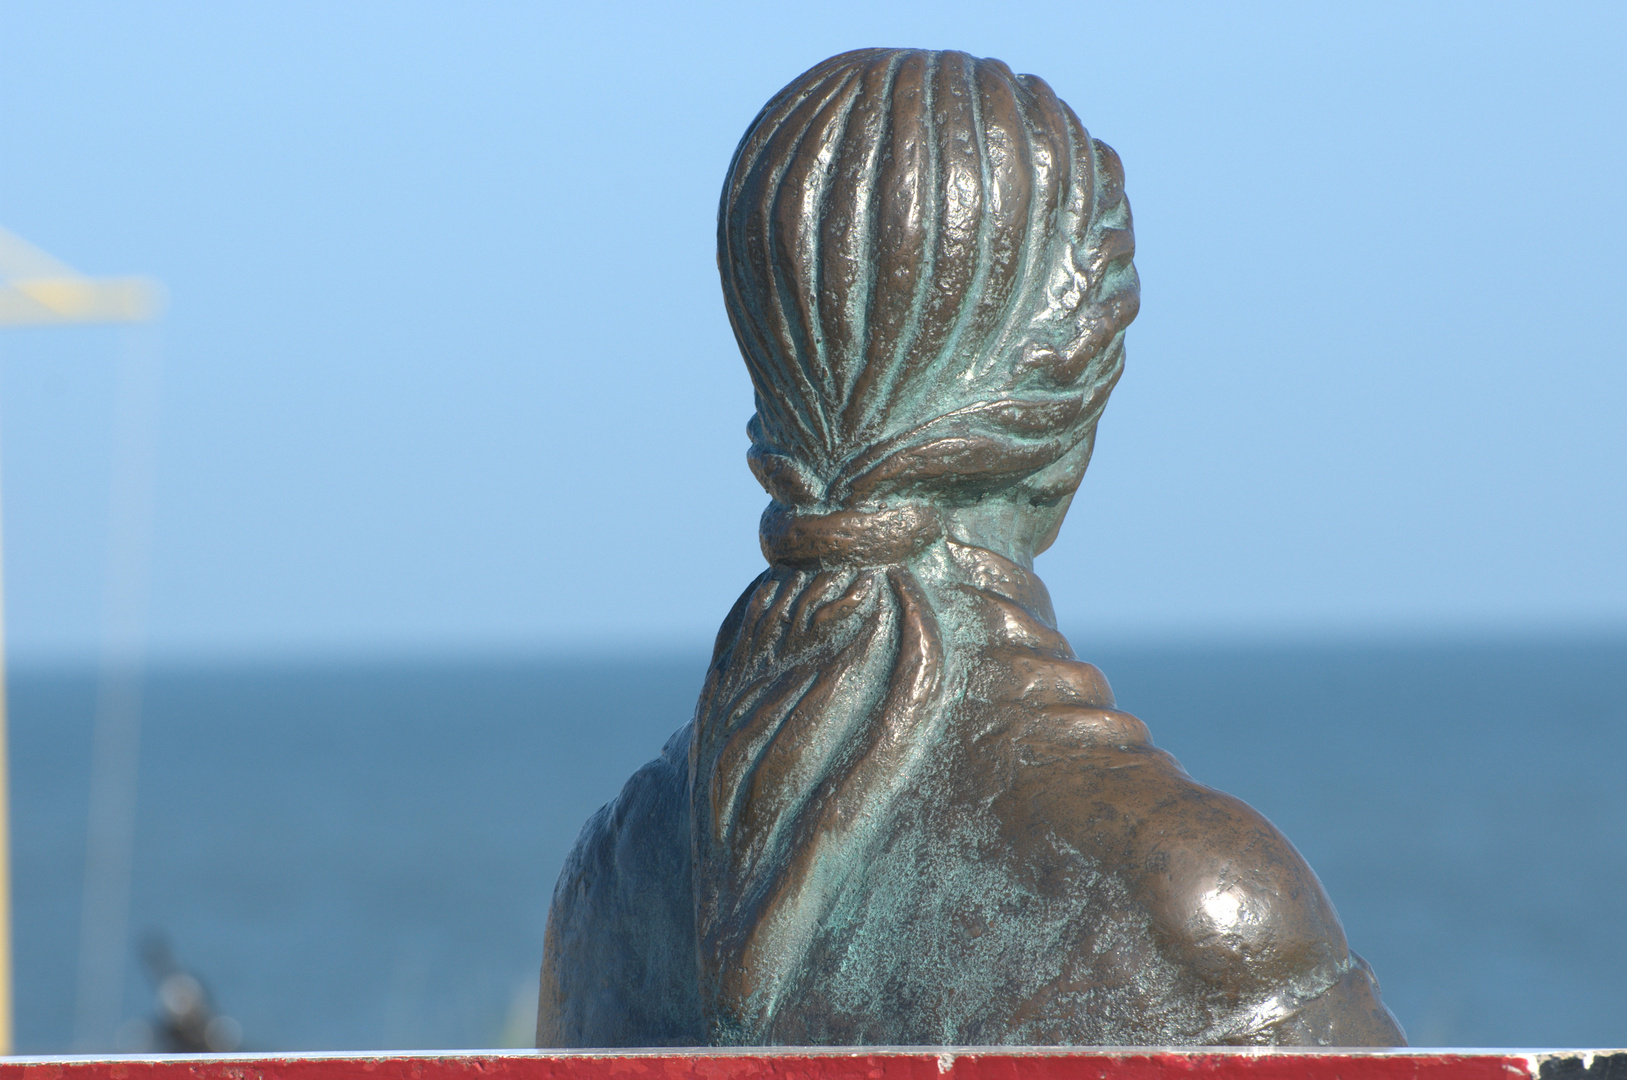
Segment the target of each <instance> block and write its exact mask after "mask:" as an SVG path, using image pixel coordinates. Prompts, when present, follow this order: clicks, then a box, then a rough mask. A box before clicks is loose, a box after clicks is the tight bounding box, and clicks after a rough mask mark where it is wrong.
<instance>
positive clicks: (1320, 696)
mask: <svg viewBox="0 0 1627 1080" xmlns="http://www.w3.org/2000/svg"><path fill="white" fill-rule="evenodd" d="M1078 644H1080V650H1079V651H1080V652H1081V654H1082V655H1086V656H1088V657H1089V658H1091V659H1093V660H1095V661H1096V662H1097V663H1099V664H1100V665H1101V666H1102V667H1103V669H1104V670H1105V671H1106V672H1107V674H1108V676H1109V678H1110V679H1111V680H1112V683H1113V686H1114V689H1115V691H1116V692H1117V694H1118V698H1119V701H1120V703H1121V705H1123V706H1124V707H1125V708H1127V709H1129V710H1131V711H1133V712H1135V713H1137V714H1138V715H1140V716H1141V717H1142V718H1143V719H1145V720H1147V722H1148V723H1149V724H1150V725H1151V727H1152V730H1153V735H1154V738H1155V739H1156V741H1157V742H1158V743H1159V744H1160V745H1163V746H1165V747H1166V748H1168V749H1170V750H1172V751H1173V752H1174V753H1175V754H1176V756H1177V757H1179V758H1180V759H1181V761H1182V762H1183V763H1184V764H1185V765H1186V766H1187V768H1188V770H1189V771H1191V772H1192V773H1193V775H1195V776H1196V777H1198V778H1199V779H1200V780H1203V781H1204V782H1206V783H1209V784H1212V785H1214V786H1216V787H1220V788H1224V789H1226V790H1228V791H1231V792H1233V793H1235V794H1237V795H1239V796H1241V797H1243V798H1244V799H1246V800H1247V801H1249V802H1251V803H1253V804H1254V805H1255V806H1257V807H1258V808H1260V809H1261V810H1262V811H1264V812H1265V813H1266V814H1267V815H1268V816H1269V817H1271V818H1272V819H1273V820H1274V821H1275V822H1276V823H1277V824H1278V825H1279V826H1281V827H1282V829H1283V830H1284V831H1285V832H1287V834H1288V835H1289V836H1290V837H1292V838H1293V839H1294V841H1295V843H1296V844H1298V845H1299V847H1300V849H1301V850H1302V851H1303V852H1304V853H1305V854H1306V856H1307V857H1308V858H1309V859H1310V861H1311V864H1312V865H1313V866H1314V867H1316V869H1317V871H1318V872H1319V873H1320V874H1321V876H1322V879H1323V881H1324V882H1325V883H1326V885H1327V887H1328V890H1329V892H1330V893H1331V894H1332V896H1333V898H1334V901H1335V903H1336V904H1337V906H1338V908H1339V911H1340V914H1341V916H1342V917H1343V919H1344V922H1345V926H1346V929H1347V930H1348V932H1349V935H1350V938H1351V941H1352V942H1353V944H1354V945H1355V947H1356V948H1357V949H1358V950H1359V951H1361V952H1362V953H1363V954H1364V955H1366V956H1367V958H1368V959H1369V960H1370V961H1371V962H1372V963H1373V966H1374V967H1375V969H1376V970H1377V971H1378V973H1379V975H1380V977H1381V979H1382V980H1383V983H1384V991H1385V997H1386V1000H1387V1001H1388V1002H1389V1003H1390V1004H1391V1007H1392V1008H1393V1009H1394V1010H1395V1012H1396V1013H1397V1014H1398V1015H1399V1016H1400V1017H1401V1019H1402V1022H1403V1023H1404V1024H1405V1025H1406V1026H1407V1028H1408V1030H1409V1032H1410V1034H1411V1035H1412V1037H1413V1041H1414V1043H1415V1044H1420V1045H1430V1044H1433V1045H1486V1046H1510V1045H1518V1046H1538V1045H1595V1046H1597V1045H1619V1044H1620V1043H1621V1042H1622V1041H1624V1039H1627V921H1624V919H1623V915H1624V909H1627V780H1624V777H1623V767H1624V763H1627V641H1624V640H1620V639H1609V640H1607V639H1595V640H1574V641H1548V642H1535V643H1528V644H1523V645H1516V644H1500V645H1499V644H1456V645H1451V644H1437V645H1430V646H1414V647H1402V646H1379V645H1370V646H1331V645H1328V646H1305V647H1301V648H1287V647H1263V646H1262V647H1244V646H1234V647H1210V648H1197V647H1190V648H1173V647H1171V648H1139V649H1124V648H1119V649H1113V648H1101V649H1093V648H1090V647H1088V646H1087V645H1085V644H1084V643H1078ZM704 663H705V657H704V655H703V654H701V653H699V652H697V653H696V654H694V655H687V656H686V655H669V656H648V655H638V656H631V655H630V656H602V657H597V658H574V659H566V658H559V659H554V660H538V661H536V662H534V663H529V664H507V665H504V664H495V663H493V664H476V663H452V662H447V663H443V664H433V663H422V664H416V665H407V664H401V665H393V666H392V665H375V666H371V667H350V668H340V667H318V666H312V667H308V668H281V669H263V670H254V669H240V670H225V669H214V670H195V671H186V670H170V671H161V672H157V673H155V674H154V675H153V676H152V677H151V679H150V681H149V686H148V693H147V709H146V715H145V719H144V722H143V728H144V731H143V740H144V741H143V745H142V761H141V780H140V798H139V810H138V819H137V825H136V834H137V843H136V853H135V866H136V870H135V885H134V898H133V912H132V919H131V926H132V927H133V928H134V929H135V930H136V931H138V932H139V931H141V930H147V929H158V930H162V931H163V932H165V933H166V934H167V935H168V937H169V939H170V941H171V943H172V945H173V947H174V950H175V953H176V956H177V958H178V959H179V960H180V961H181V962H182V963H183V964H184V965H186V966H188V967H190V968H191V969H193V970H194V971H195V972H196V973H197V974H199V975H200V976H202V977H203V979H204V980H205V982H206V983H207V984H208V985H209V987H210V988H211V990H212V991H213V993H214V996H215V998H216V1000H217V1002H218V1004H219V1006H220V1007H221V1008H222V1009H223V1010H224V1011H226V1012H228V1013H230V1014H231V1015H233V1016H234V1017H236V1018H237V1019H238V1020H240V1021H241V1022H242V1024H243V1028H244V1032H245V1048H246V1049H264V1050H273V1049H346V1048H352V1049H362V1048H404V1047H478V1046H492V1045H499V1044H502V1043H504V1042H505V1041H510V1042H512V1041H514V1040H516V1039H518V1038H522V1037H524V1036H525V1035H526V1034H527V1030H526V1029H527V1028H528V1026H529V1017H528V1016H527V1015H526V1013H527V1010H528V1009H529V1007H530V1005H531V1002H532V1001H534V993H535V990H534V986H533V983H534V979H535V972H536V967H537V963H538V961H539V958H540V953H541V941H542V933H543V926H544V922H545V919H546V915H547V902H548V895H549V892H550V890H551V888H552V885H553V878H554V876H555V875H556V873H557V872H558V868H559V864H560V862H561V860H562V859H563V857H564V853H565V851H566V849H567V847H568V846H569V844H570V843H571V841H572V840H573V839H574V837H575V835H576V831H577V830H578V829H579V828H580V826H581V823H582V821H583V820H584V819H585V818H586V817H587V815H588V814H589V813H591V812H592V810H593V809H594V808H595V807H597V806H598V805H599V804H601V803H602V802H604V801H605V800H606V799H608V798H610V797H611V796H612V795H614V793H615V791H616V790H617V788H618V787H619V786H620V784H621V782H622V781H623V780H624V779H625V777H626V776H627V775H628V774H629V773H630V772H631V771H632V770H633V769H634V768H636V767H637V766H638V765H639V764H641V763H642V762H643V761H645V760H647V759H648V758H649V757H651V756H653V755H654V753H655V752H656V750H657V749H658V748H659V746H660V744H661V742H662V741H663V739H664V738H665V737H666V735H667V734H668V733H669V732H670V731H671V730H672V729H673V728H675V727H677V726H678V725H679V724H681V723H682V722H683V721H684V720H685V719H686V718H687V717H688V715H689V712H690V710H691V709H692V707H693V703H694V698H695V695H696V694H697V693H698V691H699V688H700V680H701V675H702V671H703V667H704ZM93 693H94V685H93V683H92V680H91V678H90V677H89V675H88V673H74V672H57V673H43V672H34V673H29V672H20V673H17V674H16V675H15V677H14V679H13V687H12V731H13V735H12V739H13V747H12V753H13V758H12V760H13V793H14V794H13V801H14V811H13V812H14V821H15V875H16V892H17V895H16V918H17V928H16V930H17V978H18V1010H17V1012H18V1015H17V1025H18V1045H19V1050H20V1051H21V1052H33V1053H46V1052H58V1051H62V1050H64V1049H66V1048H67V1046H68V1044H69V1041H70V1037H71V1027H72V1019H73V979H74V972H75V968H76V956H75V949H76V947H77V933H78V918H79V901H80V884H81V876H82V873H83V860H84V829H85V817H86V809H85V807H86V803H87V791H86V786H87V783H88V781H87V770H88V759H89V741H90V720H91V710H92V705H93ZM134 952H135V945H134V943H132V951H131V956H132V959H131V963H130V971H129V975H128V977H127V980H126V988H125V1012H126V1015H127V1016H129V1017H132V1018H135V1017H141V1016H145V1015H150V1014H151V1013H152V1012H153V1011H154V1005H153V997H152V990H151V988H150V987H149V986H148V985H147V983H146V981H145V978H144V976H143V975H142V973H141V972H140V970H139V967H138V965H137V964H136V963H135V962H134Z"/></svg>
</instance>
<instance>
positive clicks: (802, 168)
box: [538, 49, 1403, 1046]
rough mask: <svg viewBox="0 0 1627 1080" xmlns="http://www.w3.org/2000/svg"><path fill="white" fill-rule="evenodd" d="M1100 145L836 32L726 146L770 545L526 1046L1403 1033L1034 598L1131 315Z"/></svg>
mask: <svg viewBox="0 0 1627 1080" xmlns="http://www.w3.org/2000/svg"><path fill="white" fill-rule="evenodd" d="M1133 250H1134V243H1133V240H1132V235H1131V227H1130V208H1129V205H1128V203H1126V202H1125V199H1124V190H1123V182H1122V174H1121V171H1120V168H1119V162H1118V158H1117V156H1116V155H1115V154H1114V153H1113V151H1112V150H1110V149H1109V148H1108V147H1106V146H1104V145H1103V144H1101V143H1099V142H1096V141H1094V140H1092V139H1091V138H1090V136H1089V135H1088V134H1086V132H1085V130H1084V128H1083V127H1081V126H1080V124H1079V121H1078V119H1077V118H1076V117H1075V116H1074V114H1073V112H1072V111H1071V110H1070V109H1069V108H1068V107H1067V106H1066V105H1064V104H1063V103H1062V102H1061V101H1059V100H1058V99H1057V97H1056V96H1055V94H1053V93H1052V92H1051V89H1050V88H1049V87H1048V86H1047V85H1046V84H1045V83H1044V82H1042V81H1041V80H1039V79H1037V78H1034V77H1033V76H1029V75H1013V74H1012V73H1011V71H1010V69H1008V68H1007V67H1006V66H1005V65H1004V64H1001V63H999V62H998V61H994V60H978V59H974V58H973V57H970V56H967V55H965V54H964V53H956V52H944V53H934V52H922V51H910V50H890V49H866V50H862V51H858V52H852V53H847V54H845V55H842V56H838V57H834V58H832V59H830V60H827V61H826V62H824V63H822V64H820V65H818V66H817V67H815V68H813V69H812V70H811V71H809V72H808V73H806V74H805V75H803V76H802V77H801V78H799V79H797V80H796V81H795V82H793V83H792V84H791V85H790V86H788V87H786V88H785V89H784V90H783V91H781V92H780V93H779V94H778V95H776V96H775V97H774V99H773V100H772V101H770V102H769V103H768V105H767V106H766V107H765V108H764V109H763V111H762V112H761V113H760V114H759V115H758V117H757V119H756V120H755V121H753V122H752V125H751V127H750V129H749V130H748V131H747V132H746V135H745V138H744V139H743V140H742V141H741V143H740V147H739V149H738V150H737V151H736V153H735V157H734V161H733V163H732V164H731V165H730V167H729V174H728V179H727V181H726V183H725V185H724V189H723V200H722V205H721V208H720V210H719V214H718V266H719V269H720V271H721V273H722V276H723V292H724V298H725V301H726V303H727V305H728V311H729V318H730V320H731V322H732V324H733V326H734V331H735V336H736V338H737V339H738V341H739V344H740V350H741V352H742V353H743V354H744V356H745V360H746V366H747V367H748V368H749V369H750V372H751V378H752V382H753V385H754V387H755V389H756V401H757V414H756V416H755V417H754V418H753V419H752V421H751V424H750V429H749V434H750V436H751V450H750V453H749V462H750V465H751V468H752V471H753V472H754V473H755V474H756V476H757V479H758V480H759V481H761V483H762V485H763V487H764V488H766V489H767V491H768V493H769V495H770V496H771V497H772V500H773V501H772V502H771V503H770V504H769V506H768V509H767V511H765V512H764V514H763V519H762V530H761V534H762V547H763V553H764V555H765V556H766V557H767V559H768V563H769V568H768V570H766V571H765V572H764V573H763V574H762V576H761V577H759V578H758V579H757V580H756V581H754V582H753V583H752V584H751V586H750V587H749V588H747V589H746V591H745V593H744V595H742V596H741V597H740V600H739V601H738V602H737V603H736V604H735V607H734V610H733V611H732V612H730V614H729V617H728V618H727V619H726V620H725V621H724V623H723V628H722V630H721V631H720V632H719V634H718V639H717V649H716V652H715V654H714V657H713V660H712V665H711V668H710V670H709V672H708V675H707V679H706V685H705V689H704V691H703V692H702V694H701V698H700V702H699V704H698V705H697V707H696V710H695V718H694V721H693V723H692V724H690V725H689V726H686V727H685V728H683V729H682V730H680V731H679V732H677V734H675V735H674V736H673V737H672V739H671V740H670V741H669V742H668V744H667V746H666V749H665V750H664V751H663V752H662V754H661V756H660V757H658V758H657V759H656V760H655V761H653V762H651V763H650V764H649V765H648V766H646V767H645V768H643V769H642V770H640V771H639V772H638V773H637V774H635V775H634V776H633V778H632V779H631V780H630V781H628V783H627V786H626V788H625V789H623V791H622V793H621V795H620V796H619V797H618V798H617V799H616V800H615V801H614V802H612V803H611V804H610V805H608V806H606V807H605V808H604V809H603V810H601V811H600V812H599V813H598V814H597V815H595V816H594V817H593V819H592V820H590V821H589V822H588V824H587V826H586V828H584V829H583V831H582V835H581V838H580V839H579V840H578V841H577V844H576V848H575V850H574V852H573V853H572V854H571V856H570V858H569V860H568V861H567V863H566V866H565V869H564V872H563V874H561V876H560V879H559V885H558V887H557V888H556V890H555V892H554V898H553V908H552V911H551V912H550V915H549V922H548V935H547V947H546V956H545V958H544V961H543V969H542V999H541V1009H540V1015H539V1023H538V1041H539V1044H541V1045H544V1046H629V1045H686V1044H688V1045H738V1044H745V1045H753V1044H823V1043H851V1044H962V1045H969V1044H996V1043H1033V1044H1228V1043H1230V1044H1237V1043H1289V1044H1295V1043H1297V1044H1319V1045H1345V1046H1364V1045H1399V1044H1401V1043H1402V1042H1403V1036H1402V1033H1401V1030H1400V1028H1399V1027H1398V1026H1397V1024H1396V1022H1395V1019H1394V1018H1393V1017H1392V1016H1391V1015H1390V1013H1389V1012H1388V1010H1386V1009H1385V1008H1384V1006H1383V1005H1382V1004H1381V1003H1380V1001H1379V996H1378V987H1377V985H1376V983H1375V982H1374V980H1373V976H1372V973H1371V971H1370V970H1369V969H1368V967H1367V965H1366V964H1365V963H1364V962H1363V961H1362V960H1361V959H1360V958H1358V957H1357V956H1355V954H1353V953H1351V952H1350V951H1349V948H1348V947H1347V945H1346V943H1345V936H1344V931H1343V930H1342V929H1341V927H1340V925H1339V920H1338V917H1337V916H1336V915H1335V914H1334V911H1333V907H1332V905H1331V904H1330V903H1329V902H1328V898H1327V896H1326V895H1325V894H1324V892H1323V890H1322V886H1321V884H1320V883H1319V882H1318V881H1317V879H1316V876H1315V875H1314V874H1313V873H1312V872H1311V869H1310V867H1309V866H1307V865H1306V864H1305V861H1304V859H1302V858H1301V857H1300V855H1299V853H1298V852H1296V851H1295V850H1294V848H1293V845H1291V844H1290V843H1289V842H1288V840H1287V839H1286V838H1285V837H1283V835H1282V834H1281V833H1279V832H1278V831H1277V830H1276V829H1275V828H1273V827H1272V825H1271V823H1270V822H1268V821H1266V820H1265V818H1263V817H1261V816H1260V815H1259V814H1258V813H1256V812H1255V811H1253V810H1251V809H1250V808H1249V807H1248V806H1246V805H1244V804H1243V803H1241V802H1239V801H1238V800H1237V799H1234V798H1232V797H1230V796H1228V795H1224V794H1222V793H1220V792H1218V791H1215V790H1213V789H1211V788H1207V787H1204V786H1203V785H1201V784H1199V783H1197V782H1196V781H1194V780H1193V779H1192V778H1191V777H1189V776H1187V774H1186V773H1185V772H1184V771H1183V770H1182V769H1181V767H1180V765H1179V764H1177V763H1176V761H1175V759H1174V758H1172V757H1171V756H1170V755H1169V754H1167V753H1165V752H1164V751H1163V750H1160V749H1158V748H1156V747H1154V746H1153V744H1152V742H1151V740H1150V739H1149V738H1148V734H1147V728H1146V726H1145V725H1143V724H1142V722H1141V721H1140V720H1138V719H1136V718H1135V717H1133V716H1130V715H1129V714H1127V713H1124V712H1120V711H1119V710H1117V709H1115V708H1114V703H1113V694H1112V692H1111V691H1110V690H1109V689H1108V685H1107V681H1106V679H1105V678H1103V676H1102V674H1101V672H1099V671H1098V670H1097V669H1096V668H1094V667H1092V666H1091V665H1090V664H1087V663H1084V662H1082V661H1080V660H1077V659H1075V658H1074V655H1073V652H1072V650H1071V649H1070V648H1069V646H1068V643H1067V642H1066V641H1065V640H1064V639H1063V637H1062V635H1061V634H1059V633H1058V632H1057V630H1056V619H1055V616H1054V615H1053V613H1052V611H1051V604H1050V600H1049V598H1048V596H1047V595H1046V591H1045V586H1044V585H1043V584H1042V583H1041V582H1040V580H1039V579H1038V578H1037V577H1035V576H1034V573H1033V570H1032V566H1033V557H1034V555H1035V554H1036V553H1038V552H1041V551H1043V550H1045V548H1046V547H1048V546H1049V545H1050V543H1051V541H1052V540H1053V539H1054V538H1055V536H1056V533H1057V529H1058V528H1059V526H1060V525H1061V523H1062V517H1063V514H1064V513H1065V512H1066V510H1067V508H1068V503H1069V501H1070V500H1071V499H1072V497H1073V493H1074V490H1075V488H1077V487H1078V485H1079V481H1080V478H1081V477H1082V476H1083V474H1084V471H1085V466H1086V464H1087V463H1088V461H1089V460H1090V453H1091V447H1092V444H1093V441H1094V437H1095V431H1096V421H1097V419H1098V417H1099V416H1100V415H1101V412H1102V408H1103V406H1104V405H1105V404H1106V403H1107V397H1108V393H1109V392H1110V391H1111V390H1112V388H1113V385H1114V383H1115V382H1116V381H1117V379H1118V377H1119V372H1120V370H1121V369H1122V366H1123V358H1124V350H1123V339H1124V331H1125V328H1126V327H1127V326H1128V325H1129V323H1130V320H1131V319H1133V318H1134V317H1135V314H1136V308H1137V296H1138V286H1137V280H1136V272H1135V268H1134V267H1133V266H1132V264H1131V255H1132V253H1133Z"/></svg>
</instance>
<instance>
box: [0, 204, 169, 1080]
mask: <svg viewBox="0 0 1627 1080" xmlns="http://www.w3.org/2000/svg"><path fill="white" fill-rule="evenodd" d="M163 300H164V292H163V289H162V288H161V287H160V286H159V284H158V283H157V282H156V281H152V280H151V279H149V278H141V277H122V278H93V277H87V276H86V275H84V274H81V273H79V272H78V271H77V270H75V269H74V268H73V267H71V266H69V265H67V264H66V263H64V262H62V261H61V260H60V259H56V258H53V257H52V256H50V255H47V254H46V253H45V252H43V251H41V250H40V249H39V248H37V247H35V246H34V245H32V244H30V243H28V242H27V241H26V240H23V239H22V238H20V237H18V236H15V235H14V234H12V233H9V232H7V231H6V230H4V229H0V327H5V326H66V325H73V324H82V323H132V322H147V321H148V320H151V319H155V318H157V317H158V315H159V313H160V312H161V311H162V310H163ZM0 581H3V576H0ZM0 589H3V584H0ZM3 595H4V594H3V592H0V596H3ZM0 608H3V603H0ZM4 642H5V629H4V619H3V618H0V1056H5V1055H10V1054H11V1053H12V1050H13V1031H12V979H11V828H10V823H9V821H8V814H7V811H8V809H9V806H10V790H9V788H10V785H9V783H8V782H7V777H8V774H7V771H6V747H7V737H6V683H5V645H4Z"/></svg>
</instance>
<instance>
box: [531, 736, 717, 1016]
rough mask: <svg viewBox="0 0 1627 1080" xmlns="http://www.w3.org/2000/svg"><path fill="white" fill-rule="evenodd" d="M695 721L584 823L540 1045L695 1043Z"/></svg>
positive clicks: (547, 952) (549, 944)
mask: <svg viewBox="0 0 1627 1080" xmlns="http://www.w3.org/2000/svg"><path fill="white" fill-rule="evenodd" d="M689 739H690V728H689V726H687V725H686V726H685V727H683V728H681V729H680V730H679V731H678V732H677V733H675V734H674V735H673V736H672V738H671V739H669V740H668V741H667V744H666V746H665V748H663V750H662V752H661V756H660V757H658V758H656V759H655V760H654V761H652V762H650V763H649V764H648V765H645V766H644V767H643V768H641V769H639V770H638V771H637V772H636V773H634V774H633V776H632V778H631V779H629V780H628V781H627V784H626V785H625V786H624V787H623V788H622V790H621V794H619V795H618V796H617V797H616V798H615V799H614V800H612V801H611V802H609V803H607V804H606V805H605V806H603V807H602V808H600V810H599V811H598V812H597V813H595V814H594V815H593V816H592V817H591V818H589V819H588V822H587V824H586V825H585V826H583V828H582V833H581V835H580V836H579V837H578V838H577V841H576V846H575V847H574V848H573V849H572V851H571V853H570V855H569V857H567V858H566V860H565V867H564V869H563V870H562V871H561V873H560V875H559V882H558V884H557V885H556V886H555V888H554V897H553V904H552V907H551V908H550V910H549V914H548V930H547V936H546V939H545V944H544V951H543V964H542V992H541V999H540V1002H539V1006H538V1014H537V1041H538V1045H539V1046H693V1045H696V1044H697V1043H699V1042H702V1041H704V1030H703V1028H702V1025H701V1021H700V1005H699V996H698V991H697V989H696V976H695V913H694V896H693V884H692V882H693V875H692V874H691V870H690V841H689Z"/></svg>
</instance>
